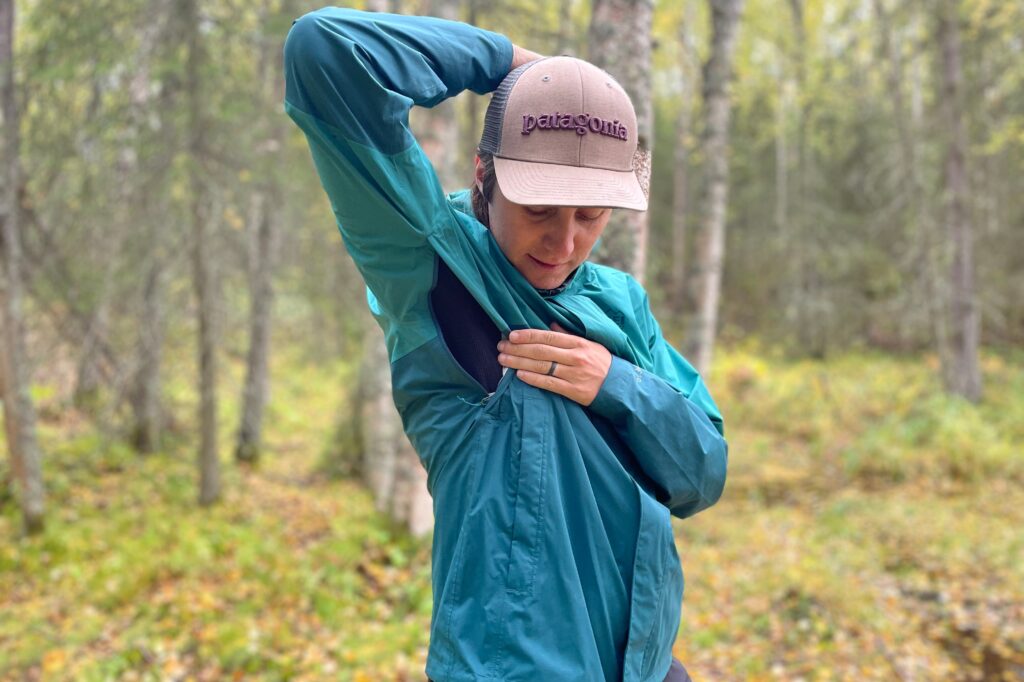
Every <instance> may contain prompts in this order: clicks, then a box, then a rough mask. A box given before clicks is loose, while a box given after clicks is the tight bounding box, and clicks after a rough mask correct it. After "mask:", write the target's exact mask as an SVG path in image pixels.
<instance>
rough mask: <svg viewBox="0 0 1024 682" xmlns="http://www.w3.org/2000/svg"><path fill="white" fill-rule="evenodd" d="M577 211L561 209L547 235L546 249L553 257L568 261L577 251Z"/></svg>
mask: <svg viewBox="0 0 1024 682" xmlns="http://www.w3.org/2000/svg"><path fill="white" fill-rule="evenodd" d="M575 214H576V211H575V210H574V209H561V210H560V211H559V212H558V214H557V219H556V220H555V221H554V224H553V225H552V226H551V229H550V230H549V231H548V232H547V234H546V235H545V247H546V248H547V249H548V253H549V254H550V255H551V256H552V257H557V258H558V260H559V261H560V262H561V261H566V260H568V259H569V257H570V256H572V253H573V251H575V250H576V218H575Z"/></svg>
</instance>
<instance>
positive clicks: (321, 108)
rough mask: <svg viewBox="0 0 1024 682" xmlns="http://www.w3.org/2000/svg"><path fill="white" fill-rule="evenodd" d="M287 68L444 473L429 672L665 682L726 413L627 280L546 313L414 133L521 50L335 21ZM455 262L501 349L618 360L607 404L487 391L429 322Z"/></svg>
mask: <svg viewBox="0 0 1024 682" xmlns="http://www.w3.org/2000/svg"><path fill="white" fill-rule="evenodd" d="M284 58H285V77H286V85H287V89H286V94H285V110H286V111H287V113H288V115H289V116H291V118H292V119H293V120H294V121H295V122H296V123H297V124H298V125H299V127H300V128H301V129H302V130H303V131H304V133H305V134H306V137H307V139H308V141H309V145H310V149H311V150H312V155H313V160H314V162H315V164H316V168H317V171H318V173H319V175H320V179H321V181H322V183H323V186H324V189H325V190H326V192H327V195H328V196H329V197H330V200H331V205H332V208H333V210H334V213H335V216H336V218H337V224H338V228H339V230H340V231H341V236H342V239H343V241H344V243H345V246H346V247H347V249H348V252H349V254H350V255H351V256H352V258H353V260H354V261H355V264H356V266H357V267H358V268H359V271H360V272H361V273H362V276H363V277H364V279H365V281H366V284H367V290H368V301H369V305H370V309H371V311H372V312H373V314H374V316H375V318H376V320H377V322H378V323H379V324H380V326H381V328H382V329H383V330H384V333H385V338H386V342H387V347H388V353H389V358H390V362H391V371H392V388H393V392H394V399H395V405H396V406H397V408H398V411H399V413H400V414H401V417H402V421H403V425H404V428H405V431H406V433H407V434H408V436H409V438H410V440H411V441H412V443H413V445H414V446H415V448H416V450H417V452H418V453H419V456H420V458H421V461H422V462H423V466H424V467H425V468H426V471H427V473H428V487H429V489H430V493H431V495H432V496H433V500H434V514H435V528H434V536H433V556H432V564H433V599H434V610H433V615H432V618H431V631H430V634H431V639H430V650H429V655H428V659H427V669H426V672H427V675H428V676H429V677H431V678H432V679H433V680H435V681H436V682H449V681H463V680H465V681H469V680H480V679H496V680H509V681H523V682H526V681H528V682H540V681H548V680H550V681H555V680H558V681H562V680H587V681H591V680H592V681H595V682H597V681H607V682H613V681H616V680H626V681H627V682H661V680H662V679H663V678H664V676H665V674H666V672H667V671H668V668H669V665H670V663H671V659H672V656H671V648H672V644H673V641H674V640H675V638H676V633H677V631H678V628H679V618H680V608H681V601H682V596H683V575H682V571H681V568H680V565H679V558H678V556H677V554H676V548H675V543H674V539H673V533H672V525H671V523H670V517H671V516H672V515H675V516H677V517H679V518H684V517H687V516H690V515H692V514H696V513H697V512H699V511H701V510H702V509H705V508H707V507H709V506H711V505H712V504H714V503H715V502H716V501H717V500H718V498H719V496H720V495H721V492H722V488H723V486H724V484H725V471H726V460H727V447H726V442H725V440H724V438H723V435H722V434H723V431H722V420H721V416H720V414H719V411H718V409H717V407H716V406H715V404H714V402H713V401H712V399H711V396H710V395H709V393H708V391H707V389H706V388H705V386H704V384H703V382H702V381H701V379H700V377H699V376H698V374H697V372H696V371H695V370H694V369H693V367H692V366H691V365H690V364H689V363H688V362H687V361H686V360H685V359H684V358H683V357H682V356H681V355H680V354H679V353H678V352H676V351H675V350H674V349H673V348H672V347H671V346H670V345H669V344H668V343H667V342H666V341H665V339H664V338H663V337H662V334H661V330H660V329H659V327H658V323H657V322H656V321H655V319H654V317H653V316H652V314H651V311H650V308H649V305H648V301H647V296H646V294H645V292H644V291H643V289H642V288H641V286H640V285H639V284H638V283H637V282H636V281H635V280H634V279H633V278H631V277H630V276H629V275H627V274H625V273H622V272H619V271H617V270H614V269H612V268H608V267H604V266H600V265H596V264H593V263H589V262H588V263H584V264H583V265H582V266H580V268H579V269H578V270H577V272H576V274H575V276H574V277H573V278H572V280H571V281H570V282H569V284H568V286H567V287H566V288H565V289H564V290H563V291H561V292H559V293H557V294H554V295H542V294H541V293H539V292H538V291H537V290H535V289H534V288H533V287H532V286H531V285H530V284H529V282H527V281H526V280H525V279H524V278H523V277H522V275H521V274H520V273H519V272H518V271H517V270H516V269H515V267H514V266H513V265H512V264H511V263H510V262H509V261H508V259H506V258H505V256H504V254H503V253H502V252H501V250H500V248H499V247H498V245H497V243H496V242H495V241H494V239H493V238H492V236H491V233H490V232H489V231H488V230H487V229H486V228H485V227H484V226H483V225H481V224H480V223H479V222H477V220H476V219H475V218H474V217H473V214H472V211H471V210H470V207H469V201H468V192H465V191H463V192H459V193H456V194H453V195H450V196H446V195H445V194H444V193H443V192H442V190H441V186H440V184H439V183H438V180H437V177H436V175H435V173H434V170H433V168H432V167H431V165H430V163H429V161H428V160H427V158H426V156H425V155H424V153H423V151H422V150H421V149H420V147H419V145H418V144H417V143H416V141H415V139H414V138H413V136H412V134H411V133H410V132H409V127H408V113H409V109H410V108H411V107H412V106H413V105H419V106H433V105H436V104H437V103H439V102H441V101H442V100H444V99H445V98H448V97H452V96H454V95H457V94H458V93H460V92H462V91H463V90H467V89H468V90H473V91H474V92H477V93H481V94H482V93H486V92H490V91H492V90H493V89H494V88H495V87H496V86H497V85H498V83H500V82H501V80H502V78H503V77H504V76H505V75H506V74H507V73H508V71H509V68H510V64H511V60H512V45H511V43H510V42H509V40H508V39H507V38H505V37H504V36H501V35H499V34H496V33H491V32H488V31H484V30H480V29H477V28H473V27H471V26H467V25H465V24H461V23H456V22H448V21H443V20H440V19H433V18H425V17H408V16H396V15H387V14H369V13H363V12H357V11H354V10H346V9H339V8H325V9H323V10H320V11H317V12H313V13H311V14H307V15H305V16H303V17H302V18H300V19H299V20H297V21H296V22H295V23H294V25H293V27H292V29H291V31H290V33H289V34H288V38H287V41H286V43H285V50H284ZM451 153H459V152H458V151H457V150H451ZM439 259H443V260H444V262H445V263H446V264H447V265H448V266H449V267H450V268H451V270H452V271H453V272H454V274H455V275H456V276H457V277H458V279H459V280H460V281H461V282H462V284H463V285H465V287H466V288H467V289H468V290H469V292H470V293H471V294H472V295H473V297H474V298H475V299H476V300H477V301H478V302H479V303H480V305H481V306H482V308H483V309H484V310H485V311H486V313H487V314H488V316H489V317H490V318H491V319H492V320H493V321H494V323H495V325H496V326H497V327H498V328H499V329H500V330H501V331H502V332H503V333H505V334H507V332H508V331H509V330H512V329H519V328H527V327H529V328H542V329H546V328H548V327H549V325H550V323H551V322H558V323H559V324H561V325H562V326H563V327H565V328H567V329H568V330H570V331H572V332H573V333H576V334H580V335H582V336H585V337H587V338H589V339H591V340H593V341H596V342H598V343H600V344H602V345H604V346H605V347H606V348H608V349H609V350H610V351H611V353H612V354H613V356H614V357H613V361H612V365H611V369H610V371H609V374H608V377H607V378H606V380H605V382H604V384H603V385H602V387H601V390H600V393H599V394H598V396H597V398H596V399H595V400H594V402H593V403H592V404H591V405H590V406H589V407H587V408H584V407H582V406H580V405H579V404H577V403H575V402H572V401H570V400H567V399H565V398H563V397H562V396H560V395H557V394H554V393H550V392H547V391H543V390H541V389H537V388H534V387H531V386H529V385H527V384H525V383H524V382H522V381H520V380H519V379H518V377H517V376H516V372H515V371H514V370H509V371H507V372H506V373H505V374H504V376H503V378H502V379H501V381H500V383H499V384H498V387H497V390H495V391H494V392H493V393H487V392H486V391H485V390H484V389H483V388H482V387H481V386H480V384H479V383H477V382H476V381H475V380H474V379H473V378H472V377H471V376H470V375H469V374H468V373H467V372H466V371H465V370H463V368H462V367H460V366H459V364H458V363H457V362H456V361H455V359H454V358H453V356H452V354H451V353H450V352H449V350H448V348H447V346H446V344H445V340H444V338H443V336H442V335H441V333H440V331H439V328H438V325H437V324H436V322H435V320H434V318H433V316H432V314H431V309H430V306H429V304H428V301H429V294H430V291H431V288H432V287H433V286H434V282H435V273H436V270H437V265H438V262H439ZM495 353H497V350H496V349H495Z"/></svg>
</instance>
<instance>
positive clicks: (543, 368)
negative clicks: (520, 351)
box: [498, 353, 568, 375]
mask: <svg viewBox="0 0 1024 682" xmlns="http://www.w3.org/2000/svg"><path fill="white" fill-rule="evenodd" d="M498 362H499V363H500V364H501V365H502V366H503V367H511V368H513V369H522V370H526V371H528V372H536V373H537V374H545V375H546V374H547V373H548V370H550V369H551V361H550V360H534V359H533V358H528V357H520V356H518V355H509V354H508V353H500V354H499V355H498ZM567 369H568V367H567V366H566V365H564V364H561V363H559V365H558V366H557V367H556V368H555V374H556V375H557V374H558V372H559V370H561V371H562V373H563V375H564V373H565V372H566V370H567Z"/></svg>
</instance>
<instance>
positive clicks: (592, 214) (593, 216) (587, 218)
mask: <svg viewBox="0 0 1024 682" xmlns="http://www.w3.org/2000/svg"><path fill="white" fill-rule="evenodd" d="M603 215H604V210H600V211H589V212H588V211H577V212H576V217H577V218H579V219H580V220H582V221H583V222H585V223H593V222H596V221H598V220H600V218H601V216H603Z"/></svg>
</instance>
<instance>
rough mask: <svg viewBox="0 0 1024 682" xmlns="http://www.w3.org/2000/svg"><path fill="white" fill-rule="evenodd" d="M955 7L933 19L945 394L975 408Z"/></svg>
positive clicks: (976, 325)
mask: <svg viewBox="0 0 1024 682" xmlns="http://www.w3.org/2000/svg"><path fill="white" fill-rule="evenodd" d="M957 8H958V3H957V2H955V1H954V0H945V2H944V4H943V6H942V9H941V10H940V12H939V17H938V36H937V38H938V42H939V49H940V50H941V52H942V92H941V96H940V97H939V100H940V101H941V102H942V107H943V112H944V114H945V118H946V125H947V130H948V132H949V136H950V138H949V147H948V149H947V152H946V169H945V183H946V191H945V204H946V223H947V226H948V230H949V241H950V245H951V247H952V250H953V262H952V267H951V271H950V309H949V315H950V331H951V332H952V345H953V364H952V365H951V366H949V367H947V368H944V372H943V373H944V375H945V379H946V388H947V390H949V391H950V392H952V393H954V394H956V395H960V396H962V397H964V398H967V399H968V400H970V401H973V402H977V401H979V400H980V399H981V370H980V368H979V366H978V343H979V336H980V327H981V323H980V319H979V315H978V304H977V301H976V300H975V294H974V234H973V229H972V225H971V219H970V216H969V215H968V210H967V201H968V187H967V131H966V127H965V125H964V113H963V111H964V107H963V75H962V69H961V64H960V29H959V22H960V18H959V14H958V11H957Z"/></svg>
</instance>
